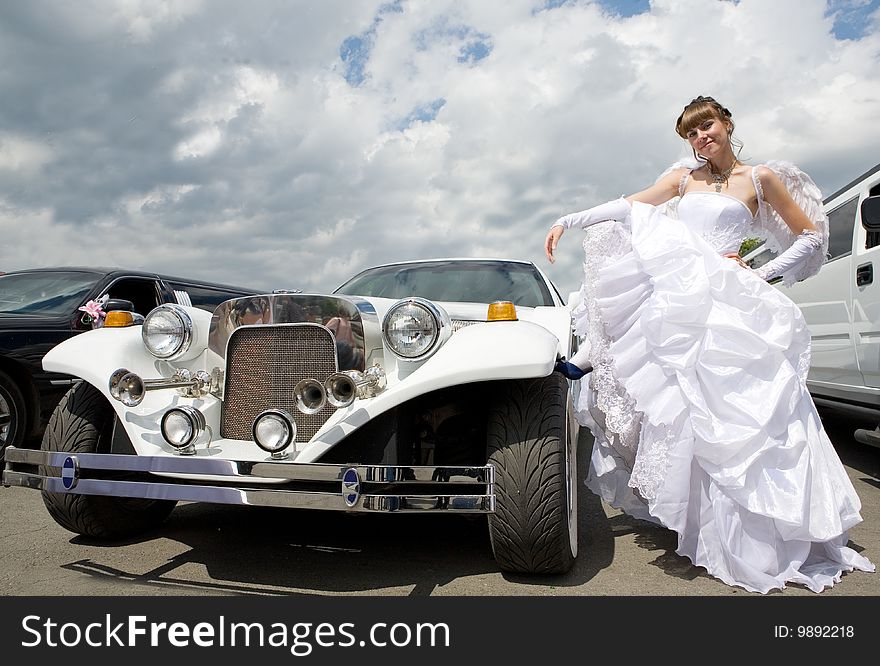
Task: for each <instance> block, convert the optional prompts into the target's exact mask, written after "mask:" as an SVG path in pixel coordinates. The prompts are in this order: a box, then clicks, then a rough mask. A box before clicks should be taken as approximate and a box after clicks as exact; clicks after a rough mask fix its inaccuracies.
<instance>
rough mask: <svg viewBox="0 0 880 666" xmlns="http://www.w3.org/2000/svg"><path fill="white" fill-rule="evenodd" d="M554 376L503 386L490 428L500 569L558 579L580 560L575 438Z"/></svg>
mask: <svg viewBox="0 0 880 666" xmlns="http://www.w3.org/2000/svg"><path fill="white" fill-rule="evenodd" d="M569 402H570V401H569V397H568V381H567V380H566V379H565V378H564V377H563V376H562V375H560V374H559V373H553V374H551V375H550V376H549V377H542V378H539V379H532V380H527V381H511V382H507V383H506V385H505V390H503V391H502V392H501V396H500V399H499V400H498V402H497V403H496V404H495V405H494V407H493V408H492V411H491V413H490V416H489V424H488V462H489V463H490V464H492V465H494V466H495V513H494V514H490V516H489V537H490V540H491V543H492V551H493V553H494V555H495V559H496V560H497V562H498V564H499V566H500V567H501V569H503V570H504V571H512V572H518V573H531V574H534V573H540V574H561V573H565V572H566V571H568V570H569V569H570V568H571V566H572V564H573V563H574V560H575V557H576V556H577V483H576V479H575V475H576V473H577V472H576V470H577V459H576V446H577V440H576V437H574V436H573V433H572V423H573V421H572V418H573V416H572V411H571V409H570V408H569Z"/></svg>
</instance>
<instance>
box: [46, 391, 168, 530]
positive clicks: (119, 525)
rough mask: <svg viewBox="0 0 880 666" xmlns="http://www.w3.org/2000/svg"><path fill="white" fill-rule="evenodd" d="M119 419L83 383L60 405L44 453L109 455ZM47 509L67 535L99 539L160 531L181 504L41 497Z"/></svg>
mask: <svg viewBox="0 0 880 666" xmlns="http://www.w3.org/2000/svg"><path fill="white" fill-rule="evenodd" d="M114 419H115V414H114V412H113V408H112V407H111V406H110V404H109V403H108V402H107V400H106V398H105V397H104V396H103V395H102V394H101V392H100V391H98V389H96V388H95V387H94V386H92V385H91V384H87V383H85V382H81V383H79V384H77V385H76V386H74V387H73V388H72V389H70V391H68V392H67V394H66V395H65V396H64V397H63V398H62V399H61V402H60V403H59V404H58V406H57V407H56V408H55V411H54V412H53V413H52V417H51V418H50V419H49V425H48V426H47V427H46V432H45V434H44V435H43V444H42V450H43V451H53V452H54V451H62V452H64V453H71V454H76V453H109V452H110V441H111V438H112V436H113V421H114ZM40 474H41V475H43V476H53V477H58V476H60V470H59V468H57V467H47V466H41V467H40ZM43 503H44V504H45V505H46V508H47V509H48V510H49V514H50V515H51V516H52V518H54V519H55V522H56V523H58V524H59V525H61V527H63V528H64V529H67V530H70V531H71V532H76V533H77V534H82V535H84V536H90V537H95V538H99V539H116V538H120V537H125V536H131V535H134V534H140V533H142V532H146V531H148V530H150V529H152V528H154V527H156V526H157V525H159V524H160V523H161V522H162V521H163V520H165V518H167V517H168V514H170V513H171V511H172V509H174V506H175V504H177V502H174V501H169V500H149V499H139V498H127V497H105V496H102V495H79V494H76V493H53V492H48V491H45V490H44V491H43Z"/></svg>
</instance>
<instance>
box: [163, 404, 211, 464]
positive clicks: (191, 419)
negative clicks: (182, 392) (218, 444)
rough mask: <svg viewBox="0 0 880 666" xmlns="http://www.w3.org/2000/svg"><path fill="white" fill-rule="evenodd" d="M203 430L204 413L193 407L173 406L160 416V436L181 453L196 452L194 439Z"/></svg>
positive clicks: (190, 453) (189, 453)
mask: <svg viewBox="0 0 880 666" xmlns="http://www.w3.org/2000/svg"><path fill="white" fill-rule="evenodd" d="M204 431H205V415H204V414H202V413H201V412H200V411H199V410H198V409H195V408H193V407H175V408H174V409H169V410H168V411H167V412H165V416H163V417H162V437H164V438H165V441H166V442H168V443H169V444H170V445H171V446H173V447H174V448H175V449H177V452H178V453H180V454H182V455H192V454H194V453H195V452H196V447H195V441H196V440H197V439H198V438H199V436H200V435H201V434H202V433H203V432H204Z"/></svg>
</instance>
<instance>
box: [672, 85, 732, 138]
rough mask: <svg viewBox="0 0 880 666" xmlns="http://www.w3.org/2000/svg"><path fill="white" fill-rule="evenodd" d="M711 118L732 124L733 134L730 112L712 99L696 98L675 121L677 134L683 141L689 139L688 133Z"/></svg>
mask: <svg viewBox="0 0 880 666" xmlns="http://www.w3.org/2000/svg"><path fill="white" fill-rule="evenodd" d="M710 118H719V119H720V120H726V121H727V122H729V123H730V131H731V132H733V118H732V116H731V114H730V110H729V109H727V108H726V107H724V106H722V105H721V104H720V103H719V102H716V101H715V100H714V99H713V98H712V97H703V96H702V95H700V96H699V97H695V98H694V99H692V100H691V102H690V104H688V105H687V106H685V107H684V111H682V112H681V115H680V116H679V117H678V120H676V121H675V133H676V134H678V135H679V136H680V137H681V138H682V139H687V133H688V132H690V131H691V130H692V129H693V128H694V127H696V126H697V125H701V124H702V123H704V122H706V121H707V120H709V119H710Z"/></svg>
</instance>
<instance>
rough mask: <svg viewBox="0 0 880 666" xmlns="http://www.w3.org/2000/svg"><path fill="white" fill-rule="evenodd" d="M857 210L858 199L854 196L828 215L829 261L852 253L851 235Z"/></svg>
mask: <svg viewBox="0 0 880 666" xmlns="http://www.w3.org/2000/svg"><path fill="white" fill-rule="evenodd" d="M858 208H859V197H858V196H855V197H853V198H852V199H850V200H849V201H847V202H846V203H844V204H841V205H839V206H838V207H837V208H835V209H834V210H832V211H831V212H830V213H828V233H829V239H828V254H829V255H830V257H829V261H830V260H831V259H836V258H837V257H845V256H846V255H848V254H850V253H851V252H852V242H853V240H852V234H853V227H854V226H855V223H856V211H857V210H858Z"/></svg>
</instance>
